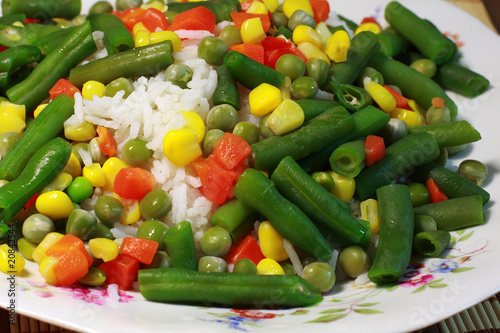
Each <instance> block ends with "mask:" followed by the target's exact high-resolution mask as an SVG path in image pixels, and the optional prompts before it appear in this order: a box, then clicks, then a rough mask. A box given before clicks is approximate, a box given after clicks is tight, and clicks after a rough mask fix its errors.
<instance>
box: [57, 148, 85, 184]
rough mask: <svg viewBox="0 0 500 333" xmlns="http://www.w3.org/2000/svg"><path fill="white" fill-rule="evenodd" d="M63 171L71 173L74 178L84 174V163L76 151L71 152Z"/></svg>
mask: <svg viewBox="0 0 500 333" xmlns="http://www.w3.org/2000/svg"><path fill="white" fill-rule="evenodd" d="M62 172H66V173H69V174H70V175H71V176H72V177H73V179H75V178H76V177H78V176H80V175H81V174H82V165H81V164H80V161H79V160H78V157H76V155H75V154H74V153H71V155H70V157H69V160H68V163H66V166H65V167H64V169H63V171H62Z"/></svg>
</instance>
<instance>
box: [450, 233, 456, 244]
mask: <svg viewBox="0 0 500 333" xmlns="http://www.w3.org/2000/svg"><path fill="white" fill-rule="evenodd" d="M456 242H457V238H456V237H455V236H453V235H452V236H451V238H450V243H456Z"/></svg>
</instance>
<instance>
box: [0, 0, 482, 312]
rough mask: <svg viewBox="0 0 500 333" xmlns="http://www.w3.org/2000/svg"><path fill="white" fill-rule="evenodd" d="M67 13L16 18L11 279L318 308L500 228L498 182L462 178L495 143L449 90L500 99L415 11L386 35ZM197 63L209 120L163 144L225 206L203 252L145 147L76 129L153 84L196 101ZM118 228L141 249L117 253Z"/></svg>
mask: <svg viewBox="0 0 500 333" xmlns="http://www.w3.org/2000/svg"><path fill="white" fill-rule="evenodd" d="M66 2H67V4H65V5H64V6H61V5H60V1H44V2H41V1H34V0H25V1H15V0H10V1H6V0H4V1H2V10H3V16H2V17H1V18H0V21H1V22H0V45H1V52H0V88H1V93H2V97H1V99H2V101H1V102H0V111H1V112H0V117H1V118H2V121H1V122H0V123H1V125H0V132H1V133H0V153H1V161H0V179H1V180H2V186H1V187H0V219H1V222H0V237H1V238H2V240H3V244H2V245H0V257H1V258H2V260H1V264H0V268H1V270H2V271H3V272H4V273H7V274H18V273H20V272H21V271H22V270H23V267H24V264H25V259H26V260H32V261H34V262H36V263H37V264H38V265H39V270H40V273H41V275H42V276H43V278H45V280H46V281H47V283H49V284H51V285H56V286H68V285H73V284H76V283H81V284H84V285H88V286H94V287H99V286H102V287H105V286H107V285H110V284H117V285H118V287H119V288H120V289H122V290H128V289H132V288H137V287H138V288H139V290H140V292H141V293H142V295H143V296H144V297H145V298H146V299H148V300H154V301H162V302H176V303H178V302H190V303H191V302H200V303H210V304H218V305H222V306H247V307H297V306H307V305H311V304H315V303H317V302H319V301H321V299H322V294H323V293H327V292H329V291H330V290H331V289H332V288H333V286H334V284H335V281H336V273H337V274H342V275H345V276H346V278H358V277H359V278H361V277H363V276H364V277H367V279H369V280H370V281H372V282H374V283H376V284H386V283H391V282H395V281H397V280H398V279H399V278H400V277H401V276H402V274H403V272H404V271H405V269H406V267H407V265H408V263H409V260H410V257H411V255H412V253H418V254H421V255H424V256H429V257H437V256H439V255H440V254H441V253H442V252H443V250H445V249H446V248H447V247H448V245H449V242H450V239H451V236H450V231H452V230H456V229H461V228H466V227H471V226H475V225H479V224H482V223H483V222H484V214H483V205H484V204H485V203H486V202H487V201H488V200H489V194H488V193H487V192H486V191H485V190H484V189H483V188H482V187H481V185H482V183H483V181H484V180H485V178H486V177H487V167H486V166H485V165H484V164H483V163H481V162H480V161H475V160H464V161H462V162H461V163H460V166H459V168H458V171H456V172H455V171H452V170H450V169H448V168H446V167H445V165H446V162H447V159H448V156H452V155H454V154H457V153H459V152H461V151H462V150H463V149H464V148H465V146H466V145H468V144H470V143H473V142H475V141H478V140H480V139H481V136H480V134H479V132H478V131H477V130H476V129H474V128H473V127H472V126H471V125H470V123H469V122H467V121H466V120H457V114H458V112H459V110H458V109H457V106H456V105H455V103H454V102H453V100H452V99H451V98H449V97H448V95H447V93H446V91H447V90H451V91H454V92H457V93H459V94H462V95H464V96H467V97H475V96H478V95H480V94H482V93H483V92H485V91H486V90H487V89H488V87H489V82H488V80H486V79H485V78H484V77H483V76H481V75H480V74H478V73H475V72H473V71H471V70H470V69H468V68H465V67H463V66H461V65H460V64H459V63H458V62H456V60H455V54H456V52H457V46H456V45H455V43H454V42H453V41H452V40H450V39H448V38H447V37H446V36H444V35H443V33H442V32H440V31H439V30H437V28H436V27H435V26H434V25H433V24H432V23H430V22H429V21H427V20H425V19H424V18H421V17H419V16H418V13H413V12H412V11H410V10H409V9H407V8H405V7H404V6H403V5H401V4H400V3H398V2H397V1H392V2H390V3H389V4H388V5H387V7H386V8H385V18H386V20H387V22H388V25H387V26H383V25H381V24H382V23H381V22H377V21H376V20H375V19H373V18H370V17H367V18H365V19H363V20H362V21H361V22H353V21H351V20H349V19H348V18H345V17H343V16H342V15H335V14H331V13H330V3H329V2H328V1H327V0H284V1H283V2H282V3H279V2H278V0H246V1H238V0H213V1H201V2H199V1H196V2H195V1H193V2H176V1H172V2H168V3H164V1H163V0H151V1H148V2H144V3H143V1H142V0H132V1H121V0H117V1H116V3H115V4H111V3H109V2H107V1H98V2H97V3H95V4H94V5H93V6H92V7H91V9H90V13H89V14H88V15H81V14H80V10H81V2H80V1H77V0H68V1H66ZM42 3H44V4H46V3H53V4H54V6H55V7H54V8H56V9H55V10H53V11H50V13H49V12H48V11H46V9H45V8H46V7H44V6H43V5H42ZM97 33H100V34H101V35H100V36H101V37H102V43H103V45H104V46H103V48H102V49H100V48H99V43H98V42H97V36H98V35H97ZM193 46H194V47H196V50H197V51H196V52H197V56H198V57H199V58H200V59H203V60H204V61H205V62H206V63H207V64H208V65H210V66H211V67H212V68H213V69H214V70H215V72H216V74H217V85H216V87H215V91H214V93H213V96H212V98H211V99H210V103H211V105H210V111H209V112H208V113H207V114H200V113H197V112H196V110H185V111H184V112H182V116H183V118H184V126H183V127H182V128H179V129H172V130H169V131H168V132H166V134H165V136H164V138H163V139H162V140H163V153H164V155H165V157H166V158H167V159H168V161H169V162H170V163H171V164H172V165H175V166H178V167H185V168H186V170H188V172H189V173H190V174H192V175H193V176H194V177H197V179H199V182H200V183H199V184H200V185H199V188H198V190H199V196H203V197H205V198H206V199H208V200H210V201H211V202H212V203H213V204H214V206H213V207H214V208H213V209H212V211H211V212H210V213H209V220H210V224H211V225H210V227H209V228H206V230H204V234H203V236H202V237H201V239H200V241H199V242H197V241H195V239H194V237H193V228H192V225H191V223H190V222H189V221H187V220H186V221H182V222H180V223H176V224H174V225H172V223H169V221H168V219H169V215H168V214H169V212H170V210H171V209H172V200H173V198H172V196H171V193H168V192H167V191H165V190H163V189H162V188H161V186H159V184H158V181H157V179H155V176H154V175H153V174H152V173H151V172H150V166H151V163H152V160H153V159H154V158H153V151H152V150H151V149H150V148H149V146H148V141H147V140H146V139H145V138H142V137H139V136H138V137H135V138H131V139H130V140H128V141H127V142H125V143H123V144H122V145H120V143H119V142H118V143H117V141H116V133H115V130H114V129H113V128H108V127H106V126H101V125H96V124H93V123H92V122H88V121H87V122H84V123H82V124H80V125H78V126H74V124H72V123H71V122H68V119H69V118H70V117H71V116H72V115H73V114H74V112H75V98H77V97H79V98H83V99H84V100H93V99H96V100H98V99H101V98H107V97H114V96H117V94H121V96H122V97H121V98H124V99H126V98H128V96H129V95H130V94H132V93H133V92H134V89H135V86H134V84H133V80H135V79H137V78H139V77H151V76H156V75H159V73H162V75H164V78H165V80H168V81H170V82H172V84H174V85H176V86H178V87H179V89H190V82H191V81H192V80H193V70H192V68H191V67H190V66H188V65H186V64H184V63H181V62H179V61H176V60H177V57H178V54H179V52H182V51H183V50H185V49H187V48H188V47H193ZM103 52H104V54H103ZM99 53H101V55H100V56H98V55H97V54H99ZM242 119H250V120H246V121H243V120H242ZM458 119H460V118H458ZM90 201H92V202H93V203H92V205H91V209H85V207H88V205H85V203H88V202H90ZM120 224H124V225H130V226H132V227H134V228H133V230H134V234H133V235H130V236H128V237H124V238H119V239H115V237H114V235H113V232H112V230H113V229H112V228H113V226H116V225H120ZM11 230H15V232H16V237H17V238H16V243H15V244H11V242H7V240H8V239H10V238H9V237H8V236H9V233H10V232H11ZM15 248H16V249H15ZM136 281H138V285H136V284H134V283H135V282H136ZM366 281H368V280H366Z"/></svg>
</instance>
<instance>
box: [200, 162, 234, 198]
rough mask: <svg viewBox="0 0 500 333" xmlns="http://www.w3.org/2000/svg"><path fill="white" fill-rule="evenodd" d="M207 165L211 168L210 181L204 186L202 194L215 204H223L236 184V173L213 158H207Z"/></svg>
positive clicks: (201, 190)
mask: <svg viewBox="0 0 500 333" xmlns="http://www.w3.org/2000/svg"><path fill="white" fill-rule="evenodd" d="M207 164H208V166H209V168H210V173H209V177H208V178H209V180H208V182H207V183H206V184H203V185H202V187H201V189H200V192H201V194H203V196H204V197H206V198H207V199H208V200H210V201H212V202H213V203H216V204H223V203H224V202H225V201H226V199H227V196H228V195H229V193H230V191H231V188H232V186H233V184H234V179H235V178H236V173H235V172H234V171H231V170H226V169H224V167H223V166H222V165H221V164H219V162H217V160H216V159H215V158H214V157H213V156H209V157H208V158H207Z"/></svg>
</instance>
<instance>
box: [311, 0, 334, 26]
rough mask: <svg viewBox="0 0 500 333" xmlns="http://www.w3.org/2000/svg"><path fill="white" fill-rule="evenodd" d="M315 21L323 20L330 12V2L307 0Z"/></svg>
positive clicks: (325, 0)
mask: <svg viewBox="0 0 500 333" xmlns="http://www.w3.org/2000/svg"><path fill="white" fill-rule="evenodd" d="M309 3H310V4H311V7H312V10H313V13H314V20H315V21H316V23H319V22H324V21H326V19H327V18H328V14H330V3H329V2H328V1H327V0H309Z"/></svg>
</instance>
